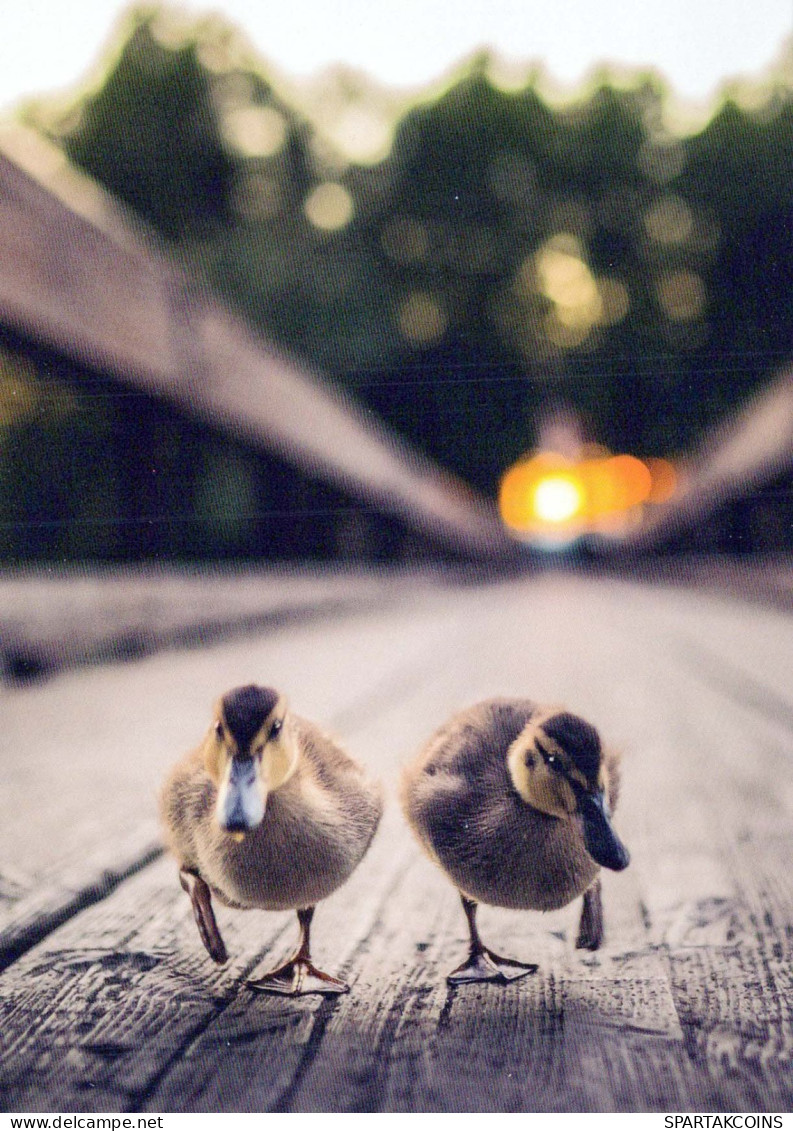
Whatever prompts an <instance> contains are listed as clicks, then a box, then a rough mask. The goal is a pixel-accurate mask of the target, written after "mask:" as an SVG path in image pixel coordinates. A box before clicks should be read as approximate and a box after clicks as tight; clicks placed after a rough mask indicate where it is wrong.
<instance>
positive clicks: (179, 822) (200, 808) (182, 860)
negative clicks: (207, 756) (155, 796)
mask: <svg viewBox="0 0 793 1131" xmlns="http://www.w3.org/2000/svg"><path fill="white" fill-rule="evenodd" d="M215 800H216V790H215V786H214V785H213V783H212V779H211V778H210V777H209V775H208V774H207V772H206V770H205V769H204V764H203V759H202V756H201V753H200V751H198V750H196V751H193V752H192V753H191V754H188V755H187V757H186V758H183V759H182V761H180V762H177V764H176V765H175V766H174V767H173V769H172V770H171V772H170V773H169V774H168V777H167V778H166V779H165V782H164V783H163V787H162V789H161V790H160V797H159V802H160V817H161V820H162V824H163V829H164V832H165V840H166V844H167V846H168V848H169V849H170V850H171V852H173V854H174V856H176V858H177V860H178V861H179V864H180V866H182V867H185V868H188V869H190V870H192V871H195V872H196V873H198V872H199V851H198V834H199V831H200V829H201V827H202V826H203V825H205V824H207V823H208V822H209V821H210V820H211V817H212V810H213V808H214V804H215Z"/></svg>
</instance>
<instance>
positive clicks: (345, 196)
mask: <svg viewBox="0 0 793 1131" xmlns="http://www.w3.org/2000/svg"><path fill="white" fill-rule="evenodd" d="M303 207H304V209H305V213H306V216H307V217H308V219H309V220H310V221H311V223H312V224H313V225H314V227H315V228H322V229H323V231H327V232H334V231H338V229H339V228H343V227H344V226H345V225H346V224H349V222H350V220H351V219H352V216H353V212H354V210H355V209H354V205H353V200H352V197H351V196H350V194H349V193H348V192H347V189H346V188H345V187H344V186H343V185H339V184H334V183H333V182H331V181H327V182H325V184H322V185H317V187H316V188H315V189H314V191H313V192H311V193H309V195H308V197H307V198H306V202H305V204H304V205H303Z"/></svg>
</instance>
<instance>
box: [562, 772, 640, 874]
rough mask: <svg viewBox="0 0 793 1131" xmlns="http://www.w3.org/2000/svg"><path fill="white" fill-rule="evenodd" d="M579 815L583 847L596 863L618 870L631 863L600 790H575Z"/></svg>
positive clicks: (603, 794) (604, 796)
mask: <svg viewBox="0 0 793 1131" xmlns="http://www.w3.org/2000/svg"><path fill="white" fill-rule="evenodd" d="M576 800H577V802H578V815H579V816H580V818H581V824H582V826H583V830H584V844H585V845H586V850H587V852H588V853H589V855H590V856H591V857H592V859H593V860H594V861H595V863H596V864H600V865H602V867H604V868H611V870H612V871H614V872H621V871H622V869H623V868H627V867H628V864H629V863H630V859H631V858H630V854H629V852H628V850H627V848H626V847H625V845H624V844H623V843H622V841H621V840H620V838H619V837H618V836H617V834H616V833H615V832H614V828H613V826H612V824H611V813H610V812H609V805H608V801H606V795H605V793H604V792H603V790H602V789H599V790H597V792H596V793H589V792H588V791H587V790H584V789H578V790H576Z"/></svg>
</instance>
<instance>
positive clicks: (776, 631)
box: [0, 575, 793, 1112]
mask: <svg viewBox="0 0 793 1131" xmlns="http://www.w3.org/2000/svg"><path fill="white" fill-rule="evenodd" d="M791 653H793V635H792V634H791V633H790V626H789V623H788V621H787V620H786V618H785V617H784V615H783V614H780V613H776V612H773V611H771V610H767V609H758V608H756V607H749V606H746V605H743V604H740V603H734V602H732V601H730V600H727V599H722V598H718V597H716V596H714V595H712V594H710V595H706V594H696V593H691V592H687V591H685V590H665V591H664V590H659V591H655V590H652V589H650V588H647V587H643V586H641V585H637V584H634V583H630V584H629V583H621V582H617V581H614V580H608V581H603V580H601V581H593V580H582V579H576V578H568V577H562V576H555V575H549V576H547V577H541V578H538V579H535V580H533V581H513V582H509V583H504V584H500V585H491V586H480V587H476V588H466V589H463V590H459V591H438V592H434V593H422V594H416V595H414V596H412V597H411V598H410V599H406V600H403V601H402V603H401V604H399V603H397V607H395V608H393V609H392V608H386V609H383V610H380V611H378V612H377V613H373V612H372V611H371V610H369V611H363V612H361V614H360V615H359V616H348V617H345V618H339V619H338V620H336V621H333V622H330V621H328V622H324V623H323V624H321V625H320V624H313V625H305V626H302V627H301V626H293V627H291V628H289V629H288V630H287V629H284V630H283V631H280V632H277V633H272V634H270V635H268V637H267V638H262V639H259V640H256V641H250V642H246V643H244V644H243V643H237V644H233V645H232V644H228V645H224V646H222V647H218V648H215V649H211V650H207V651H205V652H194V653H190V654H183V655H179V654H177V655H173V656H170V657H168V662H167V663H165V662H164V661H163V659H162V658H157V657H155V658H152V659H148V660H146V661H143V662H141V663H140V664H136V665H129V666H127V667H125V668H124V669H118V670H116V671H113V670H112V669H107V670H98V671H93V672H84V673H82V674H81V676H80V678H79V679H77V677H76V676H65V677H63V678H62V679H60V680H57V681H55V682H53V683H52V684H50V685H46V686H44V687H39V688H35V689H31V690H28V691H24V692H15V693H14V696H13V697H12V703H11V706H12V711H11V715H10V719H11V723H10V724H9V726H10V729H11V733H12V734H14V736H15V739H16V741H18V740H19V737H20V736H21V735H23V734H26V735H33V734H35V733H38V735H39V738H38V739H37V740H36V741H35V742H32V743H31V744H30V747H31V764H30V766H29V768H28V774H27V776H25V775H21V774H16V771H15V770H14V769H13V768H12V766H11V753H12V752H13V749H14V748H15V747H14V746H9V747H7V749H6V751H5V753H4V754H3V762H2V765H3V770H2V772H3V774H4V775H5V777H6V780H7V781H8V782H10V784H11V786H12V788H13V790H14V791H15V792H14V797H15V799H16V807H17V808H18V809H20V810H21V809H22V807H23V805H24V799H25V796H26V790H27V791H28V795H29V791H31V790H33V789H34V788H35V789H36V790H37V795H38V796H40V797H44V798H45V800H44V801H42V803H41V807H40V811H39V812H37V813H36V814H35V815H34V816H32V817H31V816H30V814H26V813H24V812H22V811H20V812H19V814H18V816H17V817H12V828H11V831H10V832H6V833H2V834H0V847H2V848H3V853H4V855H3V859H4V860H6V861H8V864H7V868H6V871H7V876H8V878H7V881H6V885H5V887H4V888H0V897H2V894H3V892H4V891H5V893H6V897H7V899H10V900H13V899H17V901H22V902H24V901H25V900H30V899H34V898H35V897H36V892H37V891H39V890H41V883H42V881H41V879H40V878H41V877H42V876H46V875H49V876H51V875H52V874H53V873H52V869H53V868H55V869H56V871H57V863H58V861H57V853H56V850H55V848H52V849H51V850H50V852H49V855H48V854H47V851H46V850H45V847H44V846H43V845H42V844H41V843H40V842H41V840H42V838H44V839H45V840H49V841H50V842H52V840H53V836H52V832H51V830H52V829H53V828H55V827H56V823H57V817H58V806H57V804H55V802H54V801H53V800H52V798H50V800H49V801H48V800H46V798H47V797H49V796H50V795H54V796H57V793H58V791H59V790H60V791H61V793H63V791H64V790H66V787H67V785H68V774H67V773H66V772H65V770H64V767H63V761H62V758H61V759H60V760H59V761H58V766H54V765H53V763H54V761H55V760H56V753H57V752H58V750H59V749H60V745H59V743H56V742H54V741H50V739H49V738H48V737H47V736H48V734H49V729H48V728H44V729H43V730H42V728H41V726H40V728H39V731H38V732H35V729H32V725H33V724H32V720H39V721H41V720H55V719H57V718H59V717H60V716H61V715H64V716H65V717H66V719H67V724H66V725H65V730H66V732H68V736H69V737H68V741H69V742H70V743H73V744H74V747H75V752H74V753H73V757H74V758H75V759H76V764H77V765H78V766H79V767H80V775H81V778H82V779H83V780H89V781H90V780H93V781H94V783H95V784H96V783H99V782H104V781H112V780H113V779H114V776H115V778H116V780H118V781H120V782H122V783H123V788H121V787H119V788H117V789H116V790H115V791H112V790H111V791H108V790H107V788H105V792H104V793H93V794H92V793H91V792H90V790H89V791H88V793H85V792H83V794H82V805H83V814H82V817H81V815H80V813H81V799H80V797H79V796H78V797H77V798H74V799H72V801H71V802H70V803H69V806H68V827H67V830H66V832H67V833H68V836H67V841H68V843H69V844H71V846H72V849H71V852H72V856H71V857H70V859H72V860H74V859H75V858H77V857H79V855H80V853H81V852H82V853H84V854H85V855H86V858H87V854H88V846H89V845H90V846H91V850H92V851H93V852H94V853H95V854H96V855H95V856H94V857H92V859H94V860H95V861H98V860H100V859H101V857H102V854H103V852H104V853H106V854H107V860H108V862H109V863H112V861H113V860H114V859H115V860H118V858H119V850H118V843H117V841H116V839H114V836H113V835H112V834H111V832H110V830H111V829H112V828H114V827H120V826H123V825H124V822H125V821H126V822H127V823H129V822H138V824H137V826H136V827H138V828H143V827H144V826H143V824H142V823H141V822H144V821H145V819H146V817H147V812H148V809H147V807H149V806H150V805H151V801H150V797H151V792H152V790H153V787H154V785H155V784H156V780H157V777H158V775H159V773H160V772H161V769H162V768H163V767H164V765H165V764H166V763H167V760H168V757H169V756H170V754H171V753H172V752H173V750H174V747H175V746H176V745H178V744H177V741H176V740H177V737H178V736H179V735H181V734H182V733H183V732H185V731H189V732H190V733H189V734H184V741H183V742H182V743H181V745H182V747H184V746H188V745H189V744H190V742H191V741H192V740H193V738H194V737H195V734H196V733H197V732H200V730H201V728H202V727H203V725H204V714H205V713H206V701H207V699H208V698H209V699H211V695H212V694H213V693H216V692H217V691H219V690H221V689H222V688H223V687H224V686H226V685H229V686H230V685H232V684H233V683H234V682H238V681H241V680H242V679H243V678H250V675H251V674H257V673H260V672H262V673H263V672H267V673H268V680H269V681H270V682H274V683H276V684H278V685H279V686H282V687H284V689H286V690H288V691H289V692H290V693H291V697H292V700H293V703H294V705H295V707H296V709H298V710H300V711H301V712H303V713H306V714H309V715H311V716H312V717H314V718H316V719H318V720H320V721H324V722H325V723H326V724H327V725H329V726H330V728H331V729H332V730H334V731H335V732H336V733H337V734H338V735H339V737H340V738H341V739H342V740H343V741H344V742H345V743H346V745H347V746H348V748H349V749H350V752H351V753H352V754H353V755H354V756H355V757H356V758H359V759H360V760H361V761H362V762H364V763H365V764H366V765H367V766H369V767H370V768H372V769H373V770H374V771H375V772H376V773H379V774H380V775H381V776H382V777H383V779H384V780H385V782H386V785H387V788H388V790H389V793H390V795H391V804H390V806H389V808H388V810H387V813H386V816H385V818H384V821H383V825H382V827H381V830H380V832H379V833H378V835H377V837H376V838H375V842H374V844H373V847H372V849H371V851H370V853H369V855H368V856H367V857H366V858H365V859H364V861H363V863H362V864H361V866H360V867H359V869H358V870H357V871H356V873H355V874H354V875H353V877H352V878H351V880H350V881H349V882H348V883H347V884H346V885H345V886H344V887H343V888H342V889H341V890H340V891H339V892H338V893H336V894H335V895H334V896H333V897H332V898H331V899H329V900H328V901H327V902H326V903H323V904H321V905H320V907H319V909H318V912H317V916H316V920H315V929H314V932H313V937H314V945H315V947H316V952H317V958H318V960H319V961H320V962H321V963H322V964H323V966H324V967H325V968H326V969H329V970H330V971H331V972H332V973H338V974H340V975H341V976H343V977H344V978H346V979H347V980H348V981H349V982H350V983H351V987H352V991H351V993H350V994H349V995H345V996H343V997H341V998H338V999H334V1000H327V999H321V998H304V999H299V1000H296V1001H288V1000H284V999H275V998H269V997H267V996H264V995H257V994H255V993H254V992H252V991H251V990H249V989H248V988H247V986H246V985H245V979H246V977H248V976H250V975H251V974H253V973H254V972H256V973H259V972H261V971H262V970H263V969H265V968H266V967H267V966H269V965H271V964H274V963H275V962H277V961H279V960H281V959H282V958H283V957H284V956H285V955H286V954H287V952H288V951H289V949H290V947H291V946H292V945H293V943H294V941H295V938H296V933H297V931H296V920H295V917H294V916H293V915H291V914H282V915H280V914H279V915H275V914H265V913H255V912H250V913H239V912H233V911H228V910H224V909H220V911H219V918H220V924H221V929H222V930H223V932H224V936H225V938H226V942H227V944H228V947H229V951H230V954H231V956H232V957H231V959H230V962H229V964H228V966H226V967H224V968H223V969H218V968H216V967H215V966H213V964H212V963H211V962H210V961H209V959H208V958H207V957H206V955H205V954H204V952H203V950H202V948H201V944H200V942H199V940H198V936H197V933H196V931H195V927H194V925H193V923H192V921H191V915H190V907H189V902H188V900H187V899H186V898H185V897H184V895H183V893H182V892H181V890H180V889H179V887H178V884H177V881H176V877H175V869H174V866H173V863H172V862H171V861H168V860H165V859H163V860H159V861H157V862H154V863H152V864H150V865H148V866H146V867H145V868H143V869H142V870H140V871H138V872H137V873H136V874H132V875H129V876H128V877H127V878H123V879H121V880H120V881H119V882H118V883H117V884H116V885H115V887H114V889H113V890H112V891H111V892H109V893H108V894H107V895H106V896H104V897H103V898H99V899H98V900H97V901H96V902H95V903H94V905H93V906H91V907H89V908H86V909H85V910H83V911H80V912H78V913H76V914H73V915H72V917H71V918H69V919H68V921H66V922H64V923H63V924H62V925H61V926H59V927H58V928H57V929H54V930H49V929H48V930H49V933H46V934H45V937H43V938H42V940H41V941H40V942H39V943H38V944H37V945H36V946H34V947H33V948H32V949H30V950H29V952H28V953H27V954H25V955H24V956H22V957H19V958H18V959H17V960H16V961H14V962H13V963H12V964H11V965H10V966H9V968H8V969H7V970H6V971H5V973H4V974H3V975H2V976H0V1021H1V1022H2V1024H0V1064H2V1067H0V1083H2V1086H3V1088H4V1092H5V1097H6V1106H7V1107H8V1108H9V1110H12V1111H32V1110H52V1109H58V1110H67V1109H68V1110H71V1111H81V1110H83V1111H148V1112H164V1111H165V1112H167V1111H216V1110H230V1111H235V1110H236V1111H319V1112H322V1111H348V1112H366V1111H397V1112H399V1111H427V1112H441V1111H483V1112H486V1111H557V1110H558V1111H588V1110H594V1111H641V1110H647V1111H661V1110H677V1111H703V1110H710V1111H736V1110H737V1111H741V1110H743V1111H749V1110H752V1111H771V1110H773V1111H785V1110H789V1108H790V1105H791V1102H792V1101H793V1072H791V1060H793V975H791V969H792V967H791V958H792V957H793V955H792V954H791V951H792V950H793V927H792V926H791V925H792V924H793V870H792V869H791V868H790V859H791V847H793V785H791V781H792V780H793V776H792V775H791V773H790V769H791V756H792V750H791V748H792V746H793V743H792V741H791V739H792V738H793V736H792V735H791V731H790V725H789V718H788V714H787V711H788V707H789V708H790V711H791V712H793V692H789V691H788V689H787V687H786V681H785V678H784V673H786V672H789V671H790V670H791V659H793V655H791ZM706 656H707V657H708V660H707V662H706V660H705V657H706ZM243 673H248V674H247V675H244V674H243ZM747 688H751V694H749V693H743V694H742V693H741V690H743V691H744V692H746V689H747ZM497 693H500V694H506V695H512V694H528V695H531V696H532V697H535V698H537V699H539V700H550V701H561V702H565V703H567V704H568V705H569V706H570V708H571V709H574V710H577V711H579V712H580V713H581V714H583V715H585V716H586V717H589V718H591V719H592V721H593V722H595V723H596V725H598V726H599V727H600V729H601V731H602V733H603V735H604V737H605V738H606V740H607V741H610V742H611V743H612V744H614V745H617V746H619V747H620V748H621V749H622V750H623V751H624V781H625V787H624V791H623V795H622V798H621V802H620V808H619V811H618V813H617V821H616V823H617V827H618V829H619V832H620V835H621V836H623V837H624V839H625V841H626V843H627V844H628V846H629V847H630V849H631V851H632V854H633V861H632V865H631V867H630V868H629V869H628V870H627V872H625V873H623V874H620V875H612V874H607V875H605V876H604V909H605V921H606V942H605V945H604V947H603V948H602V949H601V950H600V951H598V952H596V953H594V954H590V953H586V952H577V951H575V949H574V941H575V934H576V927H577V916H578V911H579V908H578V906H577V905H571V906H570V907H568V908H565V909H563V910H562V911H560V912H554V913H553V914H548V915H540V914H531V913H518V912H505V911H502V910H499V909H492V908H487V907H483V908H482V910H481V914H480V926H481V930H482V934H483V937H484V939H485V941H486V942H488V943H489V944H490V945H492V946H493V947H494V948H495V949H497V950H499V951H501V952H502V953H505V954H514V955H515V957H517V958H520V959H523V960H525V961H533V962H537V963H538V964H539V971H538V973H537V974H536V975H533V976H529V977H527V978H525V979H523V980H521V981H518V982H516V983H513V984H511V985H508V986H503V987H500V986H487V985H471V986H464V987H458V988H455V989H451V990H450V989H448V988H447V986H446V983H445V974H446V973H447V972H448V971H449V970H450V969H451V968H452V967H453V966H454V965H456V964H457V963H458V962H459V961H460V959H461V958H462V956H463V954H464V949H465V924H464V920H463V916H462V913H461V911H460V907H459V902H458V900H457V896H456V894H455V892H454V890H453V888H452V887H451V885H449V883H448V881H447V880H446V879H445V878H444V877H443V875H442V874H441V873H440V872H439V871H438V870H437V869H436V868H435V867H434V866H433V865H432V864H430V862H429V861H427V860H426V859H425V858H424V857H423V856H422V855H421V853H420V851H419V849H418V847H417V846H416V845H415V844H414V842H413V841H412V840H411V839H410V837H409V834H408V832H407V830H406V828H405V826H404V823H403V822H402V820H401V817H400V815H399V812H398V810H397V807H396V805H395V804H394V803H393V794H394V785H395V781H396V777H397V773H398V767H399V765H400V764H401V763H402V762H404V761H405V760H406V759H407V758H408V757H410V756H411V755H412V754H413V752H414V751H415V750H416V749H417V748H418V746H419V745H420V744H421V743H422V742H423V741H424V739H425V738H426V737H427V735H428V734H429V733H431V731H432V730H433V729H434V728H435V727H436V726H437V724H438V723H439V722H440V721H442V720H443V719H444V718H446V717H448V715H450V714H451V713H452V712H453V711H455V710H458V709H459V708H460V707H462V706H464V705H466V704H467V703H470V702H473V701H475V700H476V699H478V698H484V697H486V696H488V695H492V694H497ZM140 703H145V704H146V710H145V711H144V712H142V714H140V715H138V713H137V712H136V711H135V710H134V705H137V704H140ZM131 709H132V714H133V717H134V718H135V719H138V718H139V719H140V722H136V724H135V725H136V727H137V728H138V729H137V733H136V737H137V738H138V742H137V745H135V744H130V743H129V742H128V737H127V730H126V725H121V724H124V720H125V719H129V717H130V711H131ZM791 717H793V716H791ZM149 721H150V722H151V728H150V729H149ZM89 723H90V725H88V724H89ZM119 726H120V733H121V737H120V738H119V740H118V741H117V742H116V743H115V746H110V745H109V737H108V736H109V735H111V734H112V733H113V732H114V728H118V727H119ZM86 732H87V733H89V734H91V733H93V734H95V735H96V736H97V738H96V742H95V743H94V745H92V742H91V741H87V742H83V743H82V744H79V743H78V742H77V736H78V735H80V734H84V733H86ZM144 739H145V741H144ZM63 741H65V739H63V738H61V744H62V742H63ZM77 746H79V747H80V749H79V750H77V749H76V748H77ZM70 749H72V747H70ZM109 749H112V750H113V754H112V756H108V753H107V751H108V750H109ZM136 750H137V757H136V758H132V755H133V753H134V752H135V751H136ZM61 754H62V750H61ZM130 759H132V762H131V764H130ZM100 765H103V766H105V769H104V771H102V772H101V773H100V770H99V768H98V767H100ZM92 768H93V771H94V773H93V776H92ZM97 788H98V786H97ZM91 798H93V800H90V799H91ZM102 798H104V800H103V801H101V804H100V800H101V799H102ZM47 830H50V833H49V835H48V832H47ZM15 845H16V846H17V850H16V851H15V850H14V846H15Z"/></svg>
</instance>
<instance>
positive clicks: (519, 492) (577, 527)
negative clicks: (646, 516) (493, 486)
mask: <svg viewBox="0 0 793 1131" xmlns="http://www.w3.org/2000/svg"><path fill="white" fill-rule="evenodd" d="M587 455H588V457H589V458H586V459H582V460H579V461H577V462H576V461H572V460H569V459H566V458H565V457H564V456H562V455H559V454H557V453H555V452H540V453H537V454H536V455H533V456H531V457H529V458H525V459H522V460H520V461H519V462H518V463H516V464H515V465H514V466H513V467H511V468H510V469H509V470H508V471H507V472H506V474H505V475H504V477H503V479H502V481H501V487H500V491H499V509H500V512H501V517H502V519H503V521H504V522H505V523H506V525H507V526H509V527H511V529H513V530H514V531H516V532H518V533H521V534H524V535H528V536H540V537H544V536H550V537H552V538H556V539H558V538H562V539H568V540H569V539H574V538H576V537H578V536H579V535H581V534H584V533H587V532H591V531H601V532H604V533H607V532H614V531H619V530H620V529H623V528H625V527H626V526H628V525H631V524H633V523H635V522H636V521H638V518H639V516H640V514H641V508H642V506H643V504H644V503H647V502H662V501H664V500H666V499H668V498H670V497H671V495H672V494H673V492H674V490H675V487H676V482H677V480H676V475H675V471H674V468H673V467H672V466H671V464H669V463H668V462H667V461H666V460H648V461H646V462H645V461H643V460H640V459H637V458H636V457H635V456H630V455H617V456H611V455H608V454H607V453H606V452H605V451H604V449H598V448H595V447H590V448H589V449H587Z"/></svg>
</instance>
